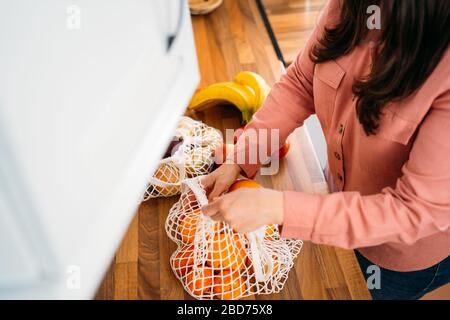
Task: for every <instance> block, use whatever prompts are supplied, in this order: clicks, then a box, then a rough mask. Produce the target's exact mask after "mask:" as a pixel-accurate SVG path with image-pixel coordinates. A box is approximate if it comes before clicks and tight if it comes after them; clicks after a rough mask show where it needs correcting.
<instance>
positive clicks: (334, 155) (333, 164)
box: [234, 0, 450, 271]
mask: <svg viewBox="0 0 450 320" xmlns="http://www.w3.org/2000/svg"><path fill="white" fill-rule="evenodd" d="M337 19H339V1H337V0H331V1H330V2H329V3H328V5H327V8H326V9H325V10H324V12H323V14H322V16H321V18H320V21H319V23H318V25H317V26H316V28H315V30H314V32H313V33H312V35H311V37H310V39H309V41H308V43H307V45H306V47H305V48H304V49H303V50H302V51H301V52H300V53H299V55H298V56H297V58H296V60H295V62H294V63H293V64H292V65H291V66H290V67H289V68H288V71H287V74H286V75H284V76H283V77H282V78H281V79H280V81H278V82H277V83H276V84H275V85H274V87H273V88H272V91H271V93H270V95H269V96H268V98H267V100H266V101H265V103H264V105H263V107H262V108H261V109H260V110H259V111H258V112H257V113H256V114H255V115H254V117H253V120H252V121H251V122H250V123H249V124H248V126H247V127H246V130H247V129H249V128H253V129H257V130H259V129H271V128H278V129H279V132H280V143H282V142H284V141H285V139H286V138H287V137H288V135H289V134H290V133H291V132H292V131H293V130H294V129H295V128H297V127H299V126H301V125H302V124H303V121H304V120H305V119H306V118H307V117H308V116H309V115H311V114H313V113H315V114H317V116H318V118H319V120H320V123H321V125H322V128H323V131H324V134H325V137H326V141H327V145H328V162H329V163H328V165H329V169H330V173H331V174H332V175H333V177H334V181H335V183H336V187H337V189H338V190H339V192H336V193H332V194H329V195H319V194H306V193H302V192H284V213H285V216H284V223H283V228H282V236H283V237H288V238H299V239H303V240H310V241H312V242H315V243H319V244H327V245H334V246H338V247H343V248H358V250H359V251H360V252H361V254H363V255H364V256H365V257H366V258H368V259H369V260H371V261H372V262H374V263H376V264H378V265H380V266H382V267H385V268H388V269H391V270H397V271H413V270H420V269H424V268H427V267H430V266H432V265H434V264H436V263H438V262H439V261H441V260H443V259H444V258H446V257H447V256H448V255H449V254H450V229H449V226H450V50H447V52H446V53H445V55H444V57H443V58H442V60H441V62H440V63H439V65H438V66H437V67H436V69H435V70H434V72H433V73H432V74H431V75H430V77H429V78H428V79H427V80H426V82H425V83H424V84H423V85H422V86H421V87H420V89H419V90H417V92H415V93H414V94H413V95H412V96H410V97H409V98H407V99H406V100H404V101H401V102H397V103H390V104H389V105H387V106H385V108H384V109H383V112H384V116H382V118H381V120H380V127H379V130H378V134H377V135H375V136H373V135H372V136H366V135H365V133H364V131H363V129H362V126H361V125H360V123H359V122H358V119H357V117H356V113H355V103H356V102H355V101H354V99H353V93H352V89H351V88H352V84H353V81H354V79H355V78H359V77H361V76H363V75H366V74H368V73H369V71H370V64H371V57H372V56H371V50H372V48H373V45H372V43H371V42H370V41H366V42H365V43H363V44H361V45H360V46H358V47H357V48H355V49H354V50H353V51H352V52H351V53H349V54H347V55H345V56H343V57H340V58H339V59H337V60H333V61H328V62H326V63H322V64H317V65H316V64H314V63H313V62H312V61H311V59H310V58H309V51H310V49H311V47H312V45H313V44H314V43H315V42H316V41H317V38H318V35H320V34H321V33H322V32H323V28H324V26H325V25H326V24H328V23H335V22H336V21H337ZM245 136H246V133H245V131H244V133H243V135H242V136H241V137H240V138H239V140H238V143H237V148H236V151H235V154H234V156H235V157H238V158H239V157H240V156H242V153H248V152H249V151H250V150H251V148H259V147H261V146H262V145H263V144H268V142H267V141H260V140H258V141H256V142H250V143H248V141H247V143H245V141H246V140H245ZM264 147H266V146H264ZM269 147H270V146H269ZM261 162H262V160H261ZM259 167H260V164H259V163H258V164H241V168H242V169H243V170H244V171H245V173H246V174H247V175H248V176H250V177H251V176H253V175H254V174H255V173H256V171H257V170H258V169H259Z"/></svg>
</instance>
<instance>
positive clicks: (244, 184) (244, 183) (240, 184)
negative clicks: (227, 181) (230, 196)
mask: <svg viewBox="0 0 450 320" xmlns="http://www.w3.org/2000/svg"><path fill="white" fill-rule="evenodd" d="M240 188H262V187H261V185H260V184H258V183H257V182H256V181H254V180H250V179H241V180H237V181H236V182H235V183H233V184H232V185H231V186H230V188H228V192H231V191H234V190H237V189H240Z"/></svg>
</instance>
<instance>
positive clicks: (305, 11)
mask: <svg viewBox="0 0 450 320" xmlns="http://www.w3.org/2000/svg"><path fill="white" fill-rule="evenodd" d="M262 2H263V4H264V7H265V9H266V14H267V17H268V18H269V21H270V24H271V26H272V29H273V31H274V34H275V37H276V38H277V41H278V45H279V46H280V49H281V52H282V54H283V57H284V59H285V61H286V64H287V65H289V64H290V63H291V62H292V61H293V60H294V59H295V57H296V55H297V53H298V51H299V49H301V48H303V47H304V46H305V44H306V41H307V40H308V37H309V34H310V33H311V31H312V29H313V28H314V26H315V24H316V22H317V18H318V16H319V14H320V12H321V10H322V8H323V7H324V5H325V4H326V2H327V0H262Z"/></svg>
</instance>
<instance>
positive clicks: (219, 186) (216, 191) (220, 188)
mask: <svg viewBox="0 0 450 320" xmlns="http://www.w3.org/2000/svg"><path fill="white" fill-rule="evenodd" d="M227 189H228V184H227V183H226V182H225V181H223V180H222V179H221V178H219V179H217V180H216V181H215V182H214V188H213V189H212V191H211V193H210V194H209V196H208V199H210V200H212V199H214V198H217V197H218V196H220V195H221V194H222V193H224V192H225V191H227Z"/></svg>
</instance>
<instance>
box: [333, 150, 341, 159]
mask: <svg viewBox="0 0 450 320" xmlns="http://www.w3.org/2000/svg"><path fill="white" fill-rule="evenodd" d="M334 157H335V158H336V159H338V160H341V155H340V154H339V153H337V152H335V153H334Z"/></svg>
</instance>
